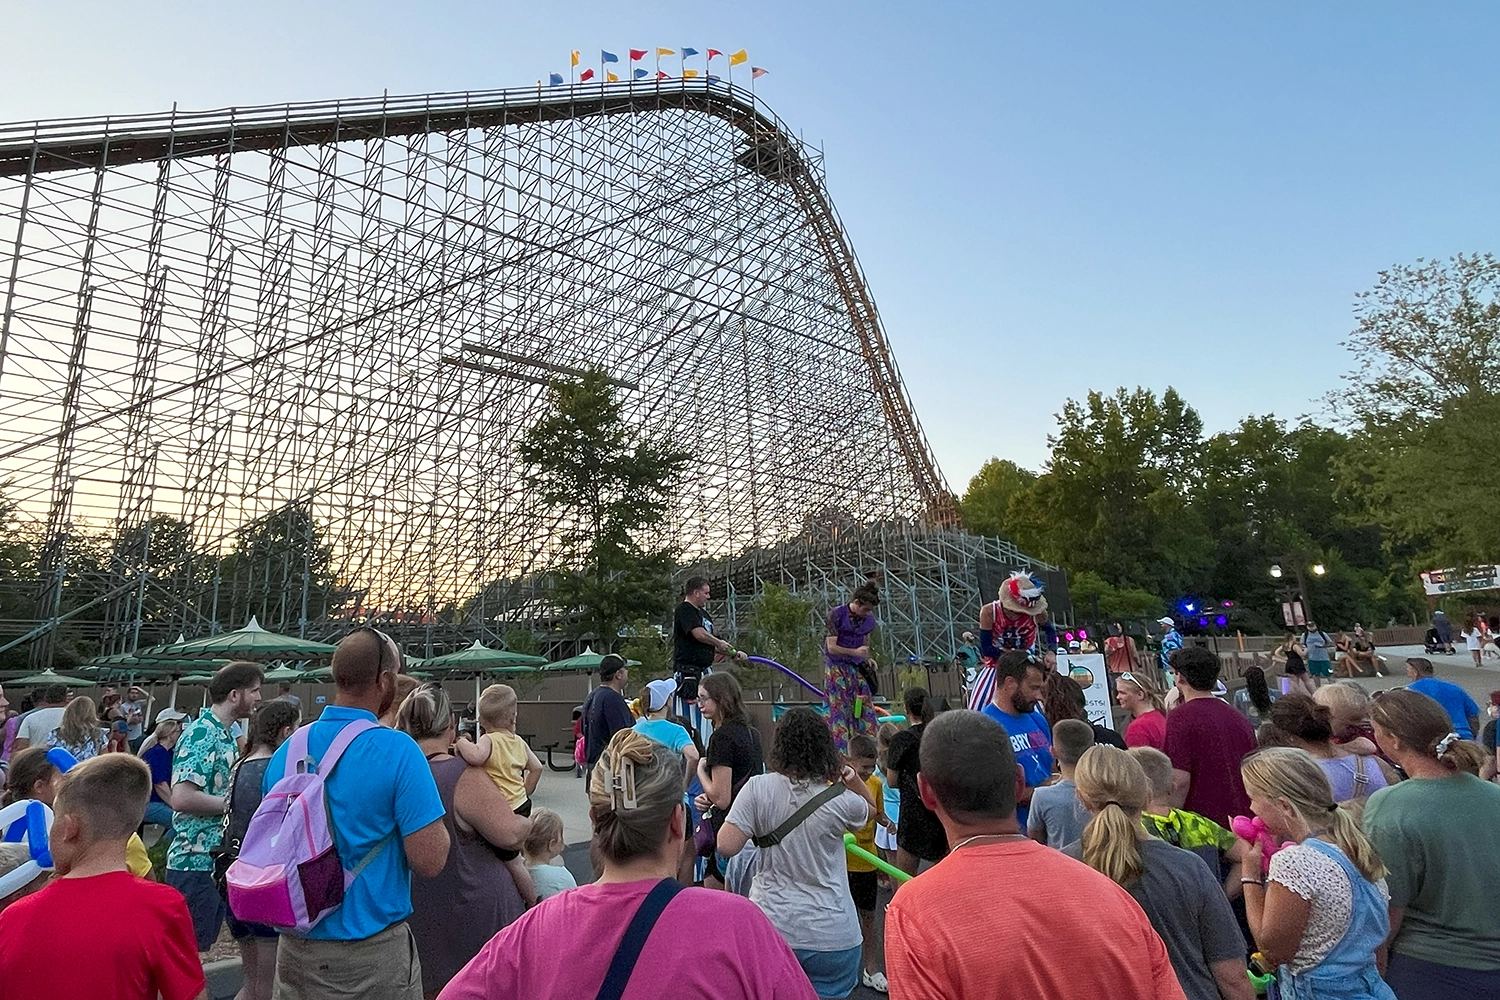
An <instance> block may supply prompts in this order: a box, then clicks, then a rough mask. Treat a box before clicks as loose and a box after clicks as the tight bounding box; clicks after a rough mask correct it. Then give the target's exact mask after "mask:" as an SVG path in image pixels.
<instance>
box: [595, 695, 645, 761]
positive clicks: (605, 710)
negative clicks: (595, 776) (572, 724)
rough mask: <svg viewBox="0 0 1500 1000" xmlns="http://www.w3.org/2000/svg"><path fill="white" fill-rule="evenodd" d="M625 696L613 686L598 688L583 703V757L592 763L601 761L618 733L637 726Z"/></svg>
mask: <svg viewBox="0 0 1500 1000" xmlns="http://www.w3.org/2000/svg"><path fill="white" fill-rule="evenodd" d="M634 721H635V720H634V718H633V717H632V716H631V714H630V706H629V705H627V704H626V703H625V696H624V695H622V694H620V692H618V691H616V690H615V689H614V688H612V687H601V688H595V689H594V693H593V694H591V695H589V700H588V701H586V702H584V703H583V756H584V759H585V760H587V761H588V763H589V764H591V765H592V764H594V763H595V762H597V761H598V760H599V755H600V754H602V753H604V748H605V747H607V746H609V741H610V740H611V739H613V738H614V735H615V733H618V732H619V731H620V730H622V729H629V728H630V727H631V726H632V725H633V724H634Z"/></svg>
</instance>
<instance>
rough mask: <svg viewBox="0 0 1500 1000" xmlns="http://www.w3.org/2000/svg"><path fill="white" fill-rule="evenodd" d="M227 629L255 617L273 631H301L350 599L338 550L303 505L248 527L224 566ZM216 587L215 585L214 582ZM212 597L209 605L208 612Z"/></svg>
mask: <svg viewBox="0 0 1500 1000" xmlns="http://www.w3.org/2000/svg"><path fill="white" fill-rule="evenodd" d="M218 577H219V581H218V585H217V586H218V617H217V620H218V622H219V624H220V625H221V626H227V627H229V628H243V627H244V625H245V623H246V622H247V621H249V619H250V617H251V616H252V615H254V616H255V617H256V618H257V619H258V620H259V621H260V624H261V625H262V626H263V627H265V628H268V629H271V630H273V631H291V632H296V631H297V630H298V629H299V628H300V627H301V624H302V621H303V616H304V608H305V612H306V620H307V621H316V620H317V619H319V618H324V617H326V616H327V615H328V612H329V611H330V610H332V609H334V608H337V607H338V606H339V605H341V604H343V603H344V601H346V600H347V599H348V597H349V595H348V593H347V592H345V591H343V590H341V589H340V588H339V586H338V580H337V578H336V576H335V574H334V571H333V548H332V546H330V545H329V544H328V542H327V541H326V540H325V538H324V531H323V526H322V525H320V524H318V522H317V520H316V519H315V518H314V517H313V516H312V511H311V509H310V508H309V507H308V506H307V505H306V504H303V503H289V504H287V505H285V506H283V507H280V508H278V509H276V510H273V511H271V512H270V513H269V514H264V515H262V516H261V517H258V518H256V519H255V520H253V521H251V522H249V523H248V524H246V525H244V526H242V527H241V528H240V529H239V531H238V532H237V534H236V536H235V542H234V549H233V550H232V551H231V552H230V554H229V555H227V556H225V557H224V559H223V560H222V561H221V562H220V563H219V566H218ZM210 586H213V584H212V583H210ZM211 601H212V598H209V599H208V601H206V602H205V612H206V611H207V608H208V606H209V604H210V603H211Z"/></svg>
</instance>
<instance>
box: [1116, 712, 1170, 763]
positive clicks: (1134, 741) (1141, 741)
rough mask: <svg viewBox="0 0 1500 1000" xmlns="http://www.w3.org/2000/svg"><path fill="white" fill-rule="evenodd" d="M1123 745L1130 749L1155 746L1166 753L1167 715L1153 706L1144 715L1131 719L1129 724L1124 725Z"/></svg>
mask: <svg viewBox="0 0 1500 1000" xmlns="http://www.w3.org/2000/svg"><path fill="white" fill-rule="evenodd" d="M1125 745H1126V746H1128V747H1130V748H1131V749H1134V748H1136V747H1155V748H1156V749H1158V750H1160V751H1162V752H1163V753H1166V750H1167V717H1166V716H1165V715H1162V714H1161V713H1160V712H1158V711H1156V709H1154V708H1153V709H1152V710H1151V711H1149V712H1147V713H1145V714H1144V715H1138V716H1136V717H1135V718H1134V719H1131V720H1130V725H1128V726H1126V727H1125Z"/></svg>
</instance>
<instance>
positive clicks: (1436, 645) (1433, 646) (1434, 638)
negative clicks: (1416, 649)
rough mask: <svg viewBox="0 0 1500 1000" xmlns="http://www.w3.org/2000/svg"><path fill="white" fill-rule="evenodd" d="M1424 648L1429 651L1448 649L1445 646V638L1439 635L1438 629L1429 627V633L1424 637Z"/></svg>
mask: <svg viewBox="0 0 1500 1000" xmlns="http://www.w3.org/2000/svg"><path fill="white" fill-rule="evenodd" d="M1422 648H1423V650H1424V651H1425V652H1428V653H1445V652H1447V649H1446V648H1445V647H1444V646H1443V640H1442V638H1441V637H1439V636H1438V630H1437V629H1435V628H1428V629H1427V634H1426V635H1424V636H1423V637H1422Z"/></svg>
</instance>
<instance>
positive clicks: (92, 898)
mask: <svg viewBox="0 0 1500 1000" xmlns="http://www.w3.org/2000/svg"><path fill="white" fill-rule="evenodd" d="M203 988H204V981H203V966H202V965H201V964H200V963H199V961H198V946H197V942H196V941H195V940H194V939H193V921H192V918H191V917H189V916H188V909H187V903H186V902H184V901H183V898H182V894H181V893H179V892H178V891H177V890H176V889H173V888H171V887H170V886H165V885H162V884H161V883H159V882H148V881H146V880H145V879H142V878H136V877H135V876H134V875H132V874H130V873H129V872H109V873H108V874H105V875H94V876H91V877H88V878H57V879H53V880H52V881H51V882H50V883H48V885H47V887H46V888H45V889H43V890H42V891H41V892H38V893H35V894H33V895H30V896H26V897H25V898H23V899H20V900H18V901H16V902H14V903H12V904H11V905H10V906H7V907H6V908H5V912H4V913H0V1000H34V998H37V997H47V998H48V1000H156V996H157V994H158V993H160V994H161V996H162V998H163V1000H191V998H192V997H196V996H197V995H198V994H199V993H201V992H203Z"/></svg>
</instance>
